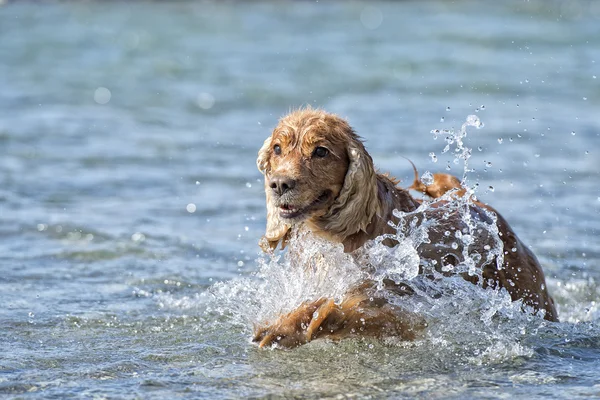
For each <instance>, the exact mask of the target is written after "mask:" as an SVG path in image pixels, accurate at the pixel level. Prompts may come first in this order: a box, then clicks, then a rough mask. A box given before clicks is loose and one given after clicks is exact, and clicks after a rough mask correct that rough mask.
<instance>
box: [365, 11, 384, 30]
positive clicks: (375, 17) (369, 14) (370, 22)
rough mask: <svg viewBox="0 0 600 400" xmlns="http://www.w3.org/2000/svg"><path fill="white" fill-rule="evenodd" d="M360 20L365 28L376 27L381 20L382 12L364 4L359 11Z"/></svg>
mask: <svg viewBox="0 0 600 400" xmlns="http://www.w3.org/2000/svg"><path fill="white" fill-rule="evenodd" d="M360 22H361V23H362V24H363V26H364V27H365V28H367V29H371V30H373V29H377V28H379V25H381V22H383V14H382V13H381V10H380V9H379V8H377V7H373V6H366V7H365V8H363V10H362V12H361V13H360Z"/></svg>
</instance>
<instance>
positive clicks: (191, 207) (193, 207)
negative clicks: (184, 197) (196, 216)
mask: <svg viewBox="0 0 600 400" xmlns="http://www.w3.org/2000/svg"><path fill="white" fill-rule="evenodd" d="M185 209H186V210H187V212H189V213H190V214H192V213H195V212H196V205H195V204H194V203H190V204H188V205H187V206H185Z"/></svg>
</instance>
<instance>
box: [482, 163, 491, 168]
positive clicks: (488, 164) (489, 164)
mask: <svg viewBox="0 0 600 400" xmlns="http://www.w3.org/2000/svg"><path fill="white" fill-rule="evenodd" d="M484 163H485V166H486V167H488V168H490V167H491V166H492V162H491V161H484Z"/></svg>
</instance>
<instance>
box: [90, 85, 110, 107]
mask: <svg viewBox="0 0 600 400" xmlns="http://www.w3.org/2000/svg"><path fill="white" fill-rule="evenodd" d="M111 96H112V94H111V93H110V90H108V89H107V88H105V87H102V86H100V87H99V88H97V89H96V90H95V91H94V101H95V102H96V103H98V104H106V103H108V102H109V101H110V98H111Z"/></svg>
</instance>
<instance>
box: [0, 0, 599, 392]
mask: <svg viewBox="0 0 600 400" xmlns="http://www.w3.org/2000/svg"><path fill="white" fill-rule="evenodd" d="M0 4H1V5H0V304H2V307H1V309H0V325H2V326H3V329H2V332H0V354H2V356H0V393H9V394H20V393H26V392H33V393H34V394H32V396H35V395H36V394H35V393H37V395H38V396H45V395H54V396H58V397H63V396H66V395H72V396H76V395H87V396H92V395H111V394H112V395H117V396H123V397H127V396H126V395H125V394H126V393H130V394H131V395H132V396H143V397H152V396H157V397H160V396H164V395H165V393H179V394H181V395H182V396H185V393H189V391H190V390H191V391H193V392H195V393H196V394H198V393H204V394H205V395H207V396H209V395H210V396H222V397H239V396H261V395H283V394H286V393H287V394H290V393H291V394H292V395H293V394H294V393H296V394H298V393H304V394H306V395H308V396H310V395H315V396H334V395H337V394H340V393H344V389H342V388H340V387H338V386H336V385H338V384H339V382H337V381H336V382H332V383H330V386H327V388H326V389H323V388H316V387H313V386H311V384H310V382H311V381H312V378H311V377H312V375H310V373H311V372H310V371H308V372H307V371H303V372H302V371H301V372H298V371H296V375H295V376H296V378H295V379H296V380H297V381H298V382H299V383H298V386H297V388H296V389H297V390H298V392H293V391H292V392H289V390H290V389H289V388H288V387H287V386H286V384H285V383H284V382H286V379H289V377H285V379H284V378H283V377H282V378H281V380H277V379H273V380H271V381H265V380H261V379H262V378H261V379H258V378H257V377H259V376H262V375H261V374H264V373H266V374H267V375H268V374H275V372H274V371H279V370H281V368H282V366H281V364H278V362H279V361H277V359H276V356H275V355H268V356H256V355H254V356H252V354H254V353H253V352H255V349H254V348H253V347H252V346H251V345H250V344H248V343H247V338H248V337H249V332H250V329H251V327H250V326H248V327H246V328H243V327H242V328H239V327H238V325H235V324H229V325H228V322H227V320H225V321H224V322H223V321H221V322H219V324H216V323H215V322H214V321H212V320H210V319H209V320H205V319H203V318H204V317H203V316H202V315H203V312H204V310H205V303H204V302H203V300H202V296H203V293H205V292H206V290H207V288H208V287H210V285H211V284H213V283H214V282H216V281H223V282H227V281H228V280H230V279H235V278H238V277H240V276H242V277H244V276H249V275H250V274H251V273H252V272H253V271H256V269H257V264H256V262H255V261H254V260H255V259H256V258H257V257H258V256H259V254H258V247H257V245H256V243H257V241H258V239H259V238H260V236H261V234H262V233H263V229H264V224H265V207H264V193H263V188H262V177H261V175H260V174H259V172H258V171H257V169H256V167H255V159H256V153H257V151H258V149H259V148H260V146H261V145H262V142H263V140H264V139H265V138H266V137H267V136H268V135H269V134H270V132H271V130H272V129H273V127H274V126H275V125H276V123H277V121H278V119H279V118H280V117H281V116H283V115H285V114H286V113H287V112H288V111H289V110H290V109H292V108H297V107H300V106H303V105H312V106H315V107H322V108H324V109H326V110H328V111H331V112H335V113H337V114H339V115H341V116H343V117H345V118H348V120H349V121H350V123H351V125H352V126H353V127H354V128H355V129H356V131H357V133H358V134H359V135H361V136H362V137H363V138H364V139H365V140H366V146H367V148H368V150H369V151H370V153H371V154H372V156H373V158H374V160H375V163H376V165H377V166H378V167H379V168H380V169H381V170H382V171H389V172H390V173H391V174H392V175H395V176H397V177H399V178H401V179H402V185H403V186H409V185H410V183H411V182H412V179H413V177H412V174H413V173H412V169H411V167H410V164H409V163H408V162H407V161H406V160H405V159H404V158H403V156H404V157H408V158H410V159H411V160H413V161H414V162H415V163H416V165H417V167H418V168H419V171H420V172H421V173H422V172H425V171H427V170H429V171H431V172H436V171H447V169H448V168H449V172H450V173H453V174H456V175H459V176H460V175H462V171H463V166H462V165H457V164H454V162H453V156H452V155H451V154H443V153H442V150H443V148H444V146H445V143H444V141H443V139H437V140H435V139H434V135H433V134H432V133H431V131H432V130H434V129H453V128H454V129H456V130H458V129H460V126H461V125H462V123H463V122H464V121H465V119H466V117H467V116H468V115H471V114H475V115H477V116H478V117H479V118H480V119H481V121H482V122H483V123H484V124H485V126H484V127H483V128H482V129H478V130H475V129H473V130H472V131H471V130H470V131H469V132H468V136H467V139H466V142H465V143H466V145H467V146H469V147H471V148H472V149H473V155H472V158H471V159H470V161H469V166H470V167H471V168H473V169H474V172H472V173H470V174H469V175H468V181H469V183H470V184H478V185H479V189H478V192H477V193H478V195H479V197H480V198H481V199H482V200H483V201H486V202H490V203H491V204H493V205H494V206H495V207H496V208H497V209H498V210H499V211H500V212H501V213H502V214H503V215H504V216H505V217H506V218H507V219H508V220H509V221H510V223H511V224H512V226H513V227H514V229H515V231H516V232H517V233H518V234H519V236H520V237H521V238H522V239H523V240H524V241H525V243H527V244H528V245H530V246H531V247H532V249H533V250H534V252H535V253H536V254H537V255H538V257H539V258H540V260H541V261H542V264H543V265H544V268H545V271H546V275H547V277H548V278H549V279H548V284H549V286H550V288H551V292H552V293H553V294H554V296H555V298H556V300H557V302H558V307H559V313H560V317H561V320H562V321H564V323H565V324H567V323H568V324H571V325H568V328H564V329H566V331H565V332H567V333H565V335H566V336H569V335H571V336H573V335H574V336H577V337H580V336H582V337H583V338H584V339H585V340H584V345H581V346H582V347H581V348H585V350H581V348H579V347H578V348H576V351H575V355H577V356H580V357H583V358H584V359H586V357H590V358H591V359H597V357H598V356H600V350H599V349H600V345H599V343H600V342H599V340H598V338H599V337H600V334H598V331H597V330H594V329H595V328H593V326H595V325H594V324H595V321H597V318H598V316H599V312H598V308H597V302H598V301H599V300H600V295H599V289H598V286H597V282H598V280H600V244H599V243H598V239H597V238H598V235H599V233H600V232H599V230H600V186H599V185H598V183H599V182H600V180H599V178H600V161H599V158H598V152H599V151H600V150H599V148H600V146H599V145H600V116H599V115H600V114H599V110H600V2H598V1H595V0H564V1H558V0H555V1H554V0H549V1H548V0H537V1H521V0H514V1H505V2H492V1H461V0H458V1H389V2H379V1H372V2H354V1H349V2H344V1H316V2H314V1H270V2H269V1H264V2H263V1H256V2H255V1H224V2H219V1H214V2H209V1H195V2H192V1H189V2H186V1H177V2H168V1H165V2H144V1H115V2H112V1H82V2H78V1H71V2H54V1H38V2H33V1H32V2H29V1H14V2H11V1H8V2H7V1H4V2H0ZM434 160H437V161H434ZM225 314H226V313H225ZM582 324H583V325H582ZM585 324H588V325H585ZM580 327H585V329H587V330H585V332H587V333H581V331H579V330H577V329H580ZM571 329H575V330H577V332H579V333H577V335H575V334H573V333H572V330H571ZM581 329H583V328H581ZM590 332H591V333H590ZM569 337H570V336H569ZM570 340H574V338H573V337H570ZM553 343H554V342H552V343H550V344H546V345H544V346H541V348H542V349H543V350H541V353H542V354H546V355H545V356H543V357H541V358H539V359H538V358H535V357H534V359H533V361H530V362H533V364H534V366H531V370H532V371H533V370H540V369H542V370H543V369H545V368H548V366H549V365H551V364H552V365H558V366H559V367H556V371H554V372H551V373H549V375H548V376H550V378H551V379H550V378H548V379H550V380H549V381H548V380H547V379H546V378H545V377H539V376H538V375H535V376H533V378H531V379H532V380H531V381H527V382H525V386H526V387H527V388H528V389H527V390H529V392H527V393H528V394H530V395H531V394H532V393H533V394H540V393H545V392H544V391H545V390H551V391H553V392H554V393H562V392H560V390H565V392H564V393H570V394H575V395H577V394H581V395H582V396H586V395H589V394H590V393H591V394H593V393H596V395H597V394H598V389H597V387H596V389H593V384H592V383H590V382H592V381H591V380H586V379H592V378H591V377H592V376H593V374H592V372H593V373H596V376H597V372H598V371H597V368H598V367H597V366H596V367H594V368H595V369H594V368H592V369H591V370H590V368H591V367H590V364H589V362H588V363H587V364H586V363H585V362H583V364H582V365H581V366H578V367H577V368H580V369H577V368H575V370H576V371H577V373H573V372H571V373H572V375H573V376H571V375H569V372H566V371H569V368H571V369H570V371H573V368H574V367H573V365H572V364H568V361H566V360H567V359H569V357H572V356H573V353H568V352H567V355H566V356H565V357H564V359H563V358H560V357H562V355H560V354H562V353H560V351H558V350H556V349H555V348H554V347H552V346H553ZM555 350H556V351H558V352H559V353H560V354H559V356H557V357H559V358H558V359H553V358H550V359H548V358H547V357H549V356H548V355H547V354H554V353H553V351H555ZM340 351H341V350H340ZM386 351H387V350H386ZM248 352H250V354H251V355H250V357H259V359H258V361H257V360H256V359H254V361H253V362H254V363H255V364H252V362H249V361H248V357H249V356H248ZM582 354H583V355H582ZM340 355H341V353H340ZM260 357H267V358H268V359H266V360H265V359H262V358H260ZM285 357H292V358H291V360H292V361H294V359H293V356H290V355H287V356H285ZM544 357H546V358H544ZM292 361H290V362H292ZM296 361H297V360H296ZM371 361H372V362H373V363H374V365H379V364H380V360H378V359H372V360H371ZM584 361H585V360H584ZM545 362H547V364H544V363H545ZM256 363H258V365H261V367H260V368H259V367H256V365H257V364H256ZM540 363H541V364H540ZM450 364H451V362H450V361H449V364H448V365H450ZM235 365H238V367H235ZM540 365H541V367H540ZM287 366H288V367H289V365H287ZM215 368H216V371H218V372H210V371H213V370H215ZM261 368H262V369H261ZM270 368H271V369H270ZM356 368H358V367H356ZM528 368H529V367H528ZM417 370H418V369H417ZM417 370H414V369H413V370H411V369H409V370H408V372H407V373H408V374H409V375H410V373H412V372H415V371H417ZM442 370H443V368H442ZM559 370H560V371H559ZM257 371H258V372H257ZM313 371H314V370H313ZM353 371H354V372H356V371H361V370H360V369H356V370H353ZM418 371H420V373H419V374H421V375H422V372H423V371H421V370H418ZM510 371H512V372H506V373H500V375H499V376H497V377H496V378H494V379H496V381H495V385H496V386H494V387H500V388H502V390H509V389H507V388H509V387H510V388H513V389H511V390H516V392H515V393H517V394H518V393H521V392H519V391H518V390H517V389H514V385H513V384H514V380H511V379H512V378H510V377H511V376H512V375H511V373H514V374H515V376H522V375H523V373H524V372H523V371H522V370H517V372H514V370H510ZM528 371H529V370H528ZM590 371H591V372H590ZM405 372H406V371H405ZM303 373H304V375H303ZM488 373H489V371H488V370H481V371H480V372H479V377H478V378H477V379H479V378H481V376H483V375H485V374H488ZM587 373H589V376H588V375H586V374H587ZM565 374H566V375H568V376H570V378H569V379H573V380H574V381H571V380H569V379H566V380H565V381H564V382H563V381H562V380H561V379H562V378H557V376H564V375H565ZM275 375H276V374H275ZM357 375H358V376H363V377H364V376H365V375H364V371H363V372H361V373H357ZM184 377H186V378H184ZM406 379H408V378H406ZM436 379H441V378H439V377H438V378H436ZM465 379H467V378H465ZM544 379H546V380H544ZM578 379H579V380H578ZM538 381H539V382H545V383H548V382H550V383H551V384H560V385H562V384H564V385H566V386H560V385H559V386H558V387H551V389H547V387H545V386H543V385H542V387H538V386H536V385H538V383H539V382H538ZM248 382H250V383H248ZM440 382H443V383H441V384H440V385H441V386H439V385H438V386H436V385H433V386H427V385H426V386H425V389H422V388H421V389H422V390H425V392H423V393H428V396H429V395H435V394H436V393H438V394H439V393H447V392H446V390H447V388H448V387H454V386H452V385H453V384H452V383H448V382H447V381H445V380H443V379H442V380H440ZM565 382H567V383H565ZM132 385H133V386H132ZM132 387H134V388H135V389H131V388H132ZM408 387H413V386H410V384H408ZM419 387H420V386H419ZM574 387H577V388H579V389H577V390H580V391H579V392H578V391H577V390H575V389H573V388H574ZM125 388H128V389H127V390H132V392H127V390H125ZM361 388H362V389H361ZM363 389H364V388H363V387H362V386H360V385H358V386H356V393H358V394H359V395H361V394H362V395H363V396H364V395H367V394H368V393H370V392H369V391H368V390H367V389H364V390H367V391H363ZM421 389H420V390H421ZM369 390H370V389H369ZM383 390H384V392H383V393H387V395H392V394H393V393H396V395H397V394H398V393H405V392H402V390H401V389H394V390H399V392H393V391H390V390H392V389H391V388H390V386H385V385H384V386H383ZM557 390H558V392H556V391H557ZM594 390H595V392H594ZM186 391H187V392H186ZM406 393H409V392H406ZM474 393H475V394H476V392H471V395H474Z"/></svg>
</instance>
